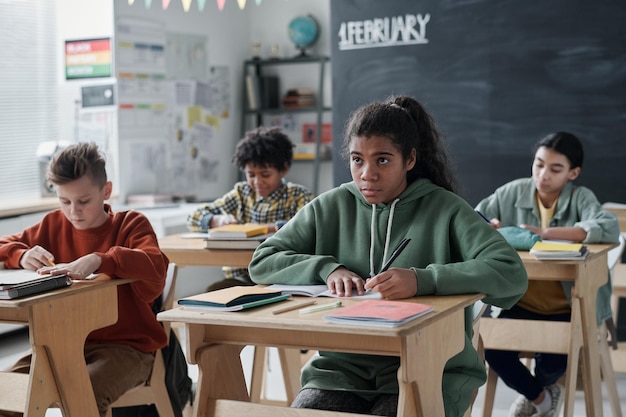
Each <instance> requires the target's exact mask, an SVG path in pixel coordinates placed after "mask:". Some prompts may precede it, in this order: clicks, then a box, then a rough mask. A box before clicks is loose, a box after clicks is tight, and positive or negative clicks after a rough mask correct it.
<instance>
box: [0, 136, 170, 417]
mask: <svg viewBox="0 0 626 417" xmlns="http://www.w3.org/2000/svg"><path fill="white" fill-rule="evenodd" d="M48 180H49V181H50V182H51V183H52V184H54V186H55V188H56V192H57V196H58V198H59V201H60V203H61V208H60V209H59V210H55V211H52V212H50V213H48V214H47V215H46V216H45V217H44V218H43V219H42V220H41V222H39V223H38V224H35V225H34V226H31V227H29V228H27V229H25V230H24V231H22V232H21V233H18V234H15V235H11V236H4V237H1V238H0V262H3V263H4V266H5V268H15V269H17V268H23V269H30V270H36V271H40V272H41V273H53V274H67V275H69V276H70V277H71V278H72V279H74V280H77V279H79V280H80V279H85V278H86V277H88V276H89V275H90V274H92V273H101V274H106V275H108V276H110V277H111V278H113V279H116V278H132V279H134V281H133V282H131V283H130V284H125V285H120V286H118V287H117V293H118V316H119V320H118V321H117V323H115V324H113V325H111V326H108V327H105V328H102V329H99V330H96V331H94V332H92V333H91V334H90V335H89V336H88V338H87V341H86V343H85V360H86V362H87V369H88V371H89V376H90V379H91V383H92V386H93V390H94V394H95V397H96V403H97V406H98V411H99V413H100V415H101V416H104V415H105V414H106V412H107V409H108V407H109V405H110V404H111V403H112V402H114V401H115V400H116V399H117V398H119V397H120V396H121V395H122V394H123V393H124V392H126V391H128V390H129V389H131V388H133V387H135V386H137V385H140V384H142V383H144V382H145V381H146V379H147V378H148V377H149V376H150V372H151V370H152V364H153V362H154V352H155V351H156V350H157V349H160V348H162V347H163V346H165V343H166V335H165V332H164V331H163V328H162V327H161V325H160V324H159V322H158V321H157V320H156V317H155V315H154V313H153V312H152V304H153V302H154V301H155V300H156V299H157V297H159V295H160V294H161V292H162V291H163V287H164V285H165V275H166V272H167V266H168V263H169V261H168V259H167V257H166V256H165V255H164V254H163V253H162V252H161V250H160V249H159V246H158V243H157V237H156V235H155V233H154V231H153V229H152V226H151V225H150V223H149V221H148V219H147V218H146V217H145V216H144V215H142V214H141V213H138V212H135V211H132V210H131V211H127V212H118V213H114V212H113V211H112V209H111V206H110V205H108V204H105V203H104V201H105V200H108V199H109V198H110V196H111V189H112V184H111V182H110V181H108V180H107V174H106V169H105V160H104V157H103V156H102V155H101V153H100V152H99V150H98V148H97V146H96V145H95V144H87V143H78V144H75V145H72V146H70V147H68V148H66V149H64V150H62V151H60V152H59V153H57V154H56V155H55V156H54V157H53V158H52V161H51V162H50V166H49V168H48ZM52 265H53V266H52ZM76 314H80V312H78V311H77V312H76ZM30 361H31V356H30V354H27V355H26V356H24V357H23V358H22V359H20V360H19V361H18V362H17V363H16V364H15V365H14V366H13V367H12V368H11V369H10V370H11V371H14V372H24V373H27V372H29V367H30Z"/></svg>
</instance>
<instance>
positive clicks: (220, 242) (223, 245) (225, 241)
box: [204, 232, 274, 249]
mask: <svg viewBox="0 0 626 417" xmlns="http://www.w3.org/2000/svg"><path fill="white" fill-rule="evenodd" d="M273 234H274V233H273V232H270V233H264V234H262V235H256V236H252V237H242V238H208V237H206V238H205V239H204V247H205V248H206V249H256V248H257V246H259V245H260V244H261V243H263V241H265V239H267V238H268V237H270V236H272V235H273Z"/></svg>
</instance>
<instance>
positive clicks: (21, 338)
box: [0, 329, 626, 417]
mask: <svg viewBox="0 0 626 417" xmlns="http://www.w3.org/2000/svg"><path fill="white" fill-rule="evenodd" d="M180 331H181V332H180V335H181V339H182V340H183V341H184V339H185V335H184V329H180ZM183 343H184V342H183ZM27 348H28V332H26V331H25V330H21V331H17V332H12V333H10V334H7V335H0V369H4V368H6V367H7V366H9V365H11V364H12V363H13V361H15V360H16V359H17V358H18V357H19V355H20V353H21V352H23V351H24V350H26V349H27ZM252 355H253V348H251V347H246V348H245V349H244V350H243V351H242V362H243V363H244V370H245V375H246V380H247V381H248V382H249V378H250V370H251V366H250V364H251V361H252ZM268 361H269V362H268V364H269V365H268V369H269V373H268V384H267V392H266V397H267V398H268V399H271V400H284V399H285V391H284V389H283V388H282V377H281V373H280V363H279V361H278V355H277V353H276V351H275V349H271V350H270V354H269V357H268ZM189 375H190V377H191V378H192V380H194V381H195V380H196V379H197V375H198V373H197V368H196V367H195V366H190V368H189ZM616 378H617V384H618V387H617V390H618V393H619V395H620V398H621V399H622V401H621V405H622V411H623V413H626V374H618V375H616ZM515 397H516V394H515V392H513V391H512V390H511V389H510V388H508V387H506V386H505V385H503V384H501V383H499V385H498V387H497V389H496V400H495V407H494V411H493V414H492V416H493V417H507V416H508V408H509V406H510V404H511V403H512V402H513V400H514V399H515ZM604 399H605V401H604V415H605V416H607V417H608V416H613V415H612V413H611V409H610V407H609V404H608V401H607V399H606V394H605V395H604ZM482 401H483V396H482V390H481V391H480V392H479V395H478V398H477V399H476V403H475V407H474V410H473V412H472V417H479V416H481V415H482ZM59 416H61V413H60V411H59V410H58V409H50V410H48V412H47V413H46V417H59ZM190 416H191V409H190V408H188V409H186V410H185V412H184V417H190ZM574 416H575V417H584V416H586V414H585V403H584V397H583V393H582V392H577V393H576V403H575V406H574ZM613 417H614V416H613Z"/></svg>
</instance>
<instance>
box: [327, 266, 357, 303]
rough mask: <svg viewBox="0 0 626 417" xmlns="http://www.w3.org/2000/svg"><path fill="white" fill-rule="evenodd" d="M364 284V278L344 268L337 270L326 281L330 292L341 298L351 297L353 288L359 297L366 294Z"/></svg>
mask: <svg viewBox="0 0 626 417" xmlns="http://www.w3.org/2000/svg"><path fill="white" fill-rule="evenodd" d="M363 284H364V282H363V278H361V277H360V276H358V275H357V274H355V273H354V272H352V271H350V270H349V269H347V268H343V267H341V268H337V269H335V270H334V271H333V272H332V273H331V274H330V275H329V276H328V278H327V279H326V285H327V286H328V289H329V290H330V292H331V293H332V294H337V295H338V296H339V297H351V296H352V289H353V288H354V289H356V293H357V294H358V295H363V294H365V288H364V287H363Z"/></svg>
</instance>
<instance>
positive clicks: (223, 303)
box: [178, 286, 290, 311]
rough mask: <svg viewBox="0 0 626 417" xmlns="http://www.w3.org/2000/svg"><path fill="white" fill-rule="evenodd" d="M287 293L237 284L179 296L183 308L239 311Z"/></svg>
mask: <svg viewBox="0 0 626 417" xmlns="http://www.w3.org/2000/svg"><path fill="white" fill-rule="evenodd" d="M289 297H290V296H289V295H288V294H282V293H281V292H280V291H272V290H270V289H267V288H264V287H259V286H238V287H230V288H224V289H221V290H216V291H210V292H206V293H202V294H198V295H192V296H190V297H185V298H181V299H180V300H178V304H179V305H181V306H182V307H183V308H184V309H200V310H202V309H204V310H207V309H208V310H217V311H239V310H247V309H249V308H253V307H258V306H261V305H265V304H270V303H275V302H278V301H283V300H286V299H288V298H289Z"/></svg>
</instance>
